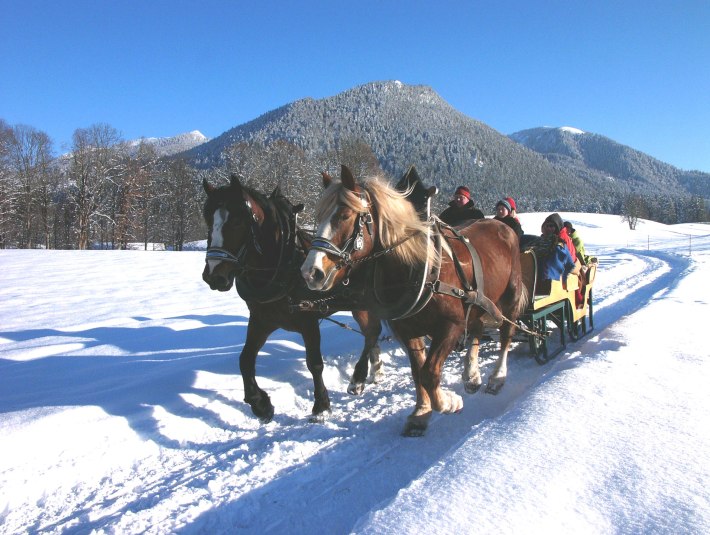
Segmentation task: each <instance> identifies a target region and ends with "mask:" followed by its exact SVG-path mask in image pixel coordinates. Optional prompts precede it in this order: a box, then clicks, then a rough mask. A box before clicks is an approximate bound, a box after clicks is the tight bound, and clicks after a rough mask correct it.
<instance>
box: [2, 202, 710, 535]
mask: <svg viewBox="0 0 710 535" xmlns="http://www.w3.org/2000/svg"><path fill="white" fill-rule="evenodd" d="M545 215H546V214H523V215H522V216H521V219H522V223H523V228H524V229H526V231H528V232H530V233H537V232H538V229H539V227H540V223H541V222H542V219H544V216H545ZM562 216H563V218H565V219H568V220H571V221H572V222H573V223H574V224H575V226H576V228H577V229H578V230H579V231H580V233H581V234H582V236H583V238H584V239H585V242H586V245H587V250H588V252H590V253H592V254H594V255H596V256H598V257H599V258H600V262H601V263H600V269H599V272H598V275H597V280H596V282H595V289H594V291H595V294H594V297H595V303H596V308H595V324H596V329H595V331H594V332H593V333H592V335H591V336H589V337H587V338H586V339H584V340H582V341H579V342H577V343H573V344H571V345H570V346H568V349H567V351H565V352H563V353H562V354H561V355H560V356H558V357H557V358H556V359H555V360H554V361H552V362H550V363H549V364H547V365H544V366H539V365H538V364H536V363H535V361H534V360H533V359H531V358H530V357H529V355H528V352H527V348H526V347H525V345H526V344H524V343H521V344H519V345H518V347H517V348H516V349H515V351H514V353H513V354H512V357H511V360H510V367H509V373H508V382H507V384H506V386H505V387H504V389H503V391H502V392H501V393H500V394H499V395H498V396H491V395H489V394H485V393H484V392H483V391H481V392H478V393H476V394H474V395H467V394H465V392H464V389H463V386H462V384H461V381H460V375H461V355H458V354H453V355H451V356H450V357H449V359H448V361H447V365H446V370H445V375H444V382H445V384H446V386H447V388H452V389H454V390H455V391H457V392H459V393H460V394H461V395H463V396H464V403H465V406H464V409H463V411H462V412H461V413H459V414H455V415H435V416H434V417H433V418H432V421H431V423H430V426H429V429H428V432H427V434H426V436H424V437H423V438H417V439H413V438H405V437H402V436H401V434H400V432H401V430H402V427H403V425H404V421H405V418H406V416H407V414H408V413H409V412H410V411H411V410H412V408H413V403H414V401H413V388H412V384H411V377H410V371H409V365H408V360H407V358H406V357H405V356H404V354H403V352H402V351H401V350H400V349H399V348H398V347H397V346H396V345H395V344H394V343H393V342H389V341H384V342H383V343H382V351H383V354H382V358H383V359H384V361H385V363H386V377H385V380H384V381H383V382H382V383H380V384H376V385H369V386H368V388H367V389H366V390H365V393H364V394H363V395H362V396H361V397H351V396H349V395H348V394H347V392H346V388H347V384H348V378H349V375H350V373H351V371H352V366H353V365H354V362H355V359H356V358H357V355H359V350H360V347H361V344H362V339H361V337H360V335H359V334H357V333H354V332H352V331H347V330H343V329H341V328H340V327H338V326H336V325H334V324H333V323H330V322H323V323H322V333H323V354H324V358H325V361H326V373H325V377H326V384H327V386H328V388H329V390H330V395H331V401H332V404H333V412H332V414H331V415H330V417H329V419H328V420H327V421H325V422H324V423H311V422H310V421H309V419H308V415H309V413H310V409H311V406H312V402H313V395H312V391H311V388H312V382H311V379H310V375H309V373H308V371H307V369H306V365H305V360H304V350H303V345H302V341H301V340H300V338H299V337H298V336H297V335H293V334H291V333H286V332H283V331H278V332H277V333H275V334H274V335H273V336H272V338H271V339H270V340H269V341H268V343H267V344H266V346H265V347H264V349H263V352H262V356H261V357H260V359H259V362H258V368H257V374H258V379H259V382H260V385H261V386H262V388H264V389H265V390H266V391H267V392H268V393H269V394H270V395H271V398H272V401H273V403H274V405H275V406H276V415H275V418H274V420H273V421H272V422H270V423H269V424H266V425H262V424H260V423H259V422H258V421H257V420H256V419H255V418H254V417H253V416H252V415H251V412H250V409H249V407H248V406H247V405H246V404H245V403H244V402H243V401H242V398H243V389H242V382H241V378H240V376H239V372H238V366H237V356H238V354H239V351H240V349H241V347H242V344H243V340H244V335H245V328H246V324H247V320H248V312H247V308H246V306H245V305H244V303H243V302H242V301H241V300H240V299H239V298H238V296H237V294H236V292H234V291H232V292H228V293H218V292H212V291H210V290H209V288H208V287H207V285H205V284H204V283H203V282H202V280H201V272H202V267H203V263H204V255H203V253H200V252H181V253H176V252H164V251H160V252H152V251H151V252H141V251H115V252H114V251H87V252H77V251H26V250H20V251H15V250H4V251H0V265H1V266H2V269H1V270H0V273H2V274H1V275H0V453H1V455H0V532H2V533H8V534H10V533H12V534H17V533H121V534H124V533H210V534H213V533H234V532H237V533H259V534H261V533H289V534H292V533H327V534H330V533H334V534H340V533H349V532H355V533H378V534H380V533H423V532H433V533H496V534H500V533H503V534H506V533H516V534H517V533H545V534H550V533H575V534H580V533H590V534H591V533H594V534H598V533H639V534H641V533H643V534H646V533H668V534H671V533H672V534H677V533H693V534H700V533H710V388H709V387H708V384H709V383H710V351H708V349H707V347H708V343H709V342H708V340H709V338H708V337H707V336H705V333H706V332H707V331H706V329H708V325H709V324H708V302H709V300H710V289H709V288H710V283H709V282H708V280H709V278H708V276H709V275H710V264H709V262H710V227H709V226H707V225H678V226H665V225H661V224H656V223H651V222H645V221H642V222H640V224H639V227H638V229H637V230H636V231H634V232H631V231H629V230H628V227H627V226H626V225H625V224H624V223H622V222H621V221H620V219H619V218H618V217H616V216H605V215H589V214H576V213H569V214H562ZM336 319H339V320H341V321H346V322H349V323H350V324H352V325H355V324H354V322H353V321H352V318H350V316H349V315H348V314H340V315H338V316H336ZM493 349H494V343H492V342H491V343H489V344H488V346H487V348H486V351H484V353H483V359H482V364H483V372H484V381H485V379H486V378H485V375H487V374H488V373H489V372H490V368H491V367H492V363H493Z"/></svg>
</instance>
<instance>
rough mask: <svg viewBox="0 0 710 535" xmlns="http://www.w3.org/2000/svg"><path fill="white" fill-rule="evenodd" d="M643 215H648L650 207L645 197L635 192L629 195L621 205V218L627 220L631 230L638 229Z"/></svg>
mask: <svg viewBox="0 0 710 535" xmlns="http://www.w3.org/2000/svg"><path fill="white" fill-rule="evenodd" d="M643 217H648V209H647V207H646V203H645V201H644V199H643V197H641V196H640V195H635V194H630V195H627V196H626V197H625V198H624V203H623V205H622V207H621V220H622V221H626V222H627V223H628V224H629V228H630V229H631V230H636V224H637V223H638V220H639V218H643Z"/></svg>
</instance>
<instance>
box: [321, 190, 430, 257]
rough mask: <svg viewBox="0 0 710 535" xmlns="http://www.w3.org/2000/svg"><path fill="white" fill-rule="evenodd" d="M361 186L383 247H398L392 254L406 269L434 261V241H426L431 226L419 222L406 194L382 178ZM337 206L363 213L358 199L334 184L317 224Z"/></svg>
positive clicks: (324, 196)
mask: <svg viewBox="0 0 710 535" xmlns="http://www.w3.org/2000/svg"><path fill="white" fill-rule="evenodd" d="M360 186H361V187H362V188H363V189H364V190H365V192H366V195H367V200H368V202H369V203H370V206H371V210H372V211H373V212H374V214H373V216H374V217H376V218H377V220H378V221H377V227H378V238H379V241H380V244H381V245H382V247H383V248H387V247H390V246H392V245H394V244H397V243H399V245H397V246H396V247H395V248H394V249H393V250H392V253H391V254H392V255H394V256H395V257H396V258H397V259H398V260H399V261H400V262H402V263H404V264H405V265H407V266H416V265H420V264H423V263H424V262H425V261H426V259H427V257H428V258H430V259H431V260H430V261H433V260H434V259H435V255H436V254H437V253H436V249H435V247H434V245H433V243H432V240H428V239H427V235H428V229H429V224H428V222H426V221H422V220H421V219H420V218H419V214H418V213H417V211H416V210H415V209H414V206H413V205H412V204H411V203H410V202H409V201H408V200H407V198H406V193H402V192H399V191H397V190H396V189H394V188H393V187H392V186H390V185H389V183H388V182H387V181H386V180H385V179H384V178H383V177H380V176H371V177H367V178H365V179H364V180H363V181H362V182H361V183H360ZM337 203H342V204H343V205H345V206H347V207H348V208H350V209H352V210H355V211H357V212H362V211H363V207H362V203H361V200H360V197H359V196H358V195H356V194H355V193H353V192H352V191H350V190H349V189H347V188H345V187H344V186H343V185H342V184H341V183H340V182H333V183H332V184H331V185H330V186H329V187H328V188H327V189H326V190H325V192H324V193H323V195H322V196H321V198H320V200H319V201H318V204H317V205H316V218H317V220H319V221H320V220H322V219H323V218H324V217H326V216H327V213H328V212H329V211H330V209H331V208H332V207H333V206H334V205H335V204H337ZM410 236H411V238H409V237H410ZM405 238H409V239H406V240H405ZM403 240H404V241H403ZM400 242H401V243H400ZM437 260H438V259H437Z"/></svg>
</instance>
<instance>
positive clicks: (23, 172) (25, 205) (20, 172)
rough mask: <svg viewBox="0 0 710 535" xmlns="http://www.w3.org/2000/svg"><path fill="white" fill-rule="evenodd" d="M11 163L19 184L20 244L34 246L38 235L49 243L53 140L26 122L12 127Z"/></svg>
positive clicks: (45, 242)
mask: <svg viewBox="0 0 710 535" xmlns="http://www.w3.org/2000/svg"><path fill="white" fill-rule="evenodd" d="M9 149H10V154H9V160H10V165H11V168H12V170H13V172H14V173H15V177H16V184H17V187H18V188H19V191H18V196H17V199H16V202H17V209H16V213H17V215H18V218H19V220H20V222H21V232H20V243H19V245H20V246H21V247H34V245H35V240H36V239H37V238H38V235H43V238H40V239H42V241H43V242H44V245H45V246H48V245H49V234H48V232H49V225H48V221H49V210H50V205H51V196H50V193H49V192H50V190H51V189H52V184H51V173H50V162H51V160H52V142H51V140H50V139H49V136H48V135H47V134H45V133H44V132H40V131H39V130H37V129H35V128H33V127H31V126H26V125H17V126H15V127H14V128H13V129H12V136H11V137H10V143H9Z"/></svg>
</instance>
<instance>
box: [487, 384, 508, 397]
mask: <svg viewBox="0 0 710 535" xmlns="http://www.w3.org/2000/svg"><path fill="white" fill-rule="evenodd" d="M504 384H505V381H493V380H491V381H488V385H487V386H486V394H493V395H495V394H497V393H498V392H500V391H501V389H502V388H503V385H504Z"/></svg>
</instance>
